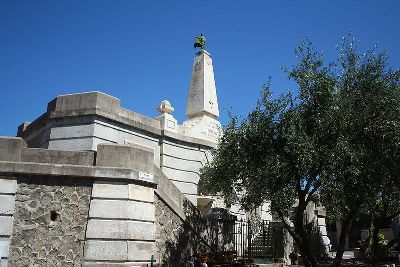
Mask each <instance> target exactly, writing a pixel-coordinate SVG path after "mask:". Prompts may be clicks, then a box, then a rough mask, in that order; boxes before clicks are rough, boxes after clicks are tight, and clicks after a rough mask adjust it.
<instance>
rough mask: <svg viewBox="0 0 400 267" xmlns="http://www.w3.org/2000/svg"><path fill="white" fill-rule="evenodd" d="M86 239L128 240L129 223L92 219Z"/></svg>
mask: <svg viewBox="0 0 400 267" xmlns="http://www.w3.org/2000/svg"><path fill="white" fill-rule="evenodd" d="M86 229H87V230H86V238H109V239H128V231H127V230H128V221H125V220H124V221H122V220H121V221H119V220H97V219H90V220H89V222H88V224H87V227H86Z"/></svg>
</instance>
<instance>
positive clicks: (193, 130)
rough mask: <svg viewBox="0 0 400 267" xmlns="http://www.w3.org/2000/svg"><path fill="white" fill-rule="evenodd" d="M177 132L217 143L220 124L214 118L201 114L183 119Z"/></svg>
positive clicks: (220, 132) (219, 135) (220, 128)
mask: <svg viewBox="0 0 400 267" xmlns="http://www.w3.org/2000/svg"><path fill="white" fill-rule="evenodd" d="M179 132H180V133H181V134H183V135H187V136H190V137H194V138H199V139H203V140H207V141H210V142H213V143H218V142H219V139H220V137H221V135H222V126H221V123H220V122H219V121H217V120H216V119H214V118H212V117H210V116H207V115H203V116H199V117H193V118H190V119H188V120H186V121H184V122H183V124H182V126H181V127H180V129H179Z"/></svg>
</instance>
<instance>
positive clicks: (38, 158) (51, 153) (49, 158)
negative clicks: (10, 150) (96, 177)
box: [22, 148, 94, 166]
mask: <svg viewBox="0 0 400 267" xmlns="http://www.w3.org/2000/svg"><path fill="white" fill-rule="evenodd" d="M22 161H25V162H38V163H54V164H72V165H86V166H93V164H94V152H89V151H61V150H49V149H38V148H37V149H34V148H25V149H23V150H22Z"/></svg>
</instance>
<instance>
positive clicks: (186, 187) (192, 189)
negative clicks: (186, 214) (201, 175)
mask: <svg viewBox="0 0 400 267" xmlns="http://www.w3.org/2000/svg"><path fill="white" fill-rule="evenodd" d="M171 182H172V183H173V184H174V185H175V186H176V187H177V188H178V189H179V190H181V192H182V193H184V194H191V195H197V184H192V183H185V182H180V181H171Z"/></svg>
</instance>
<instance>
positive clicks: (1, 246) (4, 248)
mask: <svg viewBox="0 0 400 267" xmlns="http://www.w3.org/2000/svg"><path fill="white" fill-rule="evenodd" d="M9 247H10V240H9V239H0V258H8V248H9Z"/></svg>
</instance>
